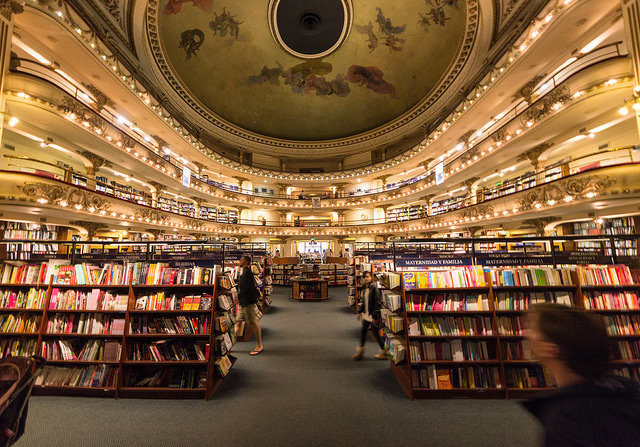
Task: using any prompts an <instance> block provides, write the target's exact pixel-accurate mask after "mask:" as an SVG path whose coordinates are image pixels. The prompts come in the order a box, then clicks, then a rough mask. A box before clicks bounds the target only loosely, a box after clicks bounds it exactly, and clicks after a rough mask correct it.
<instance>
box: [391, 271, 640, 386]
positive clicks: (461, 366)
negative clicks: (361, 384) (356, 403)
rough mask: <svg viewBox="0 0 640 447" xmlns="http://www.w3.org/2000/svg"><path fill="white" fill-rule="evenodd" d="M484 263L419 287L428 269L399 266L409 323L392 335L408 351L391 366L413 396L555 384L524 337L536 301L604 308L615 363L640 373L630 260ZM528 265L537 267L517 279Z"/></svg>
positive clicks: (637, 282) (637, 296) (639, 314)
mask: <svg viewBox="0 0 640 447" xmlns="http://www.w3.org/2000/svg"><path fill="white" fill-rule="evenodd" d="M478 268H479V270H478V272H482V273H478V274H477V275H476V281H475V282H474V283H470V282H469V281H467V282H464V281H463V282H462V283H461V284H460V283H459V284H458V286H456V287H441V286H440V287H435V286H433V285H430V286H427V287H418V286H415V287H414V284H413V283H412V284H408V283H407V278H411V274H418V273H422V274H425V271H421V272H401V273H399V275H401V278H400V287H399V288H398V289H397V293H398V294H399V295H400V298H401V304H402V306H401V309H400V311H399V312H398V311H396V312H395V314H397V315H398V317H402V320H403V321H402V324H401V326H402V328H403V329H402V331H399V332H397V333H395V334H394V337H395V339H396V340H397V342H399V343H402V345H403V347H404V348H405V349H406V352H407V355H406V356H405V357H406V358H405V359H403V360H401V361H394V360H392V362H391V369H392V371H393V372H394V375H395V376H396V378H397V380H398V382H399V383H400V385H401V386H402V388H403V390H404V391H405V393H406V394H407V395H408V396H409V397H410V398H411V399H414V398H452V397H467V398H526V397H530V396H534V395H536V394H538V393H540V392H541V391H546V390H549V389H551V388H552V387H554V386H555V384H554V382H553V379H552V377H551V376H550V375H549V374H548V372H547V371H545V370H544V369H543V368H542V367H541V366H540V365H539V364H538V363H537V362H536V361H535V360H533V358H532V355H531V351H530V347H529V345H528V341H527V339H526V335H527V332H526V331H527V327H526V319H525V315H526V311H527V310H528V309H529V306H530V305H531V304H533V303H536V302H558V303H560V304H564V305H572V306H576V307H579V308H583V309H586V310H587V311H588V312H596V313H599V314H601V315H603V317H604V318H605V322H606V326H607V330H608V332H609V334H610V336H611V337H612V338H613V339H614V341H615V342H616V347H617V351H616V352H615V353H614V355H615V356H616V358H615V359H614V360H612V367H614V371H615V372H616V373H618V374H622V375H625V376H627V377H632V378H635V379H637V380H638V379H640V355H639V354H640V353H639V352H638V344H639V343H640V275H637V274H634V273H631V275H628V274H625V275H626V276H625V275H622V274H621V272H622V271H629V270H628V269H627V268H626V267H625V266H602V267H574V268H572V269H552V268H542V267H531V268H518V269H514V268H497V269H493V268H492V269H488V270H486V271H485V270H484V269H482V268H481V267H478ZM449 270H457V269H449ZM526 271H530V272H538V273H534V277H533V278H532V277H531V276H530V277H529V279H528V280H522V278H523V277H522V276H521V278H520V280H518V279H516V280H514V279H513V278H514V276H513V275H514V274H516V276H517V274H518V272H520V273H522V272H526ZM540 272H542V275H543V277H542V278H541V277H540V276H538V277H537V279H536V278H535V275H536V274H537V275H540V274H541V273H540ZM584 272H589V274H590V275H591V276H587V274H586V273H584ZM607 272H608V273H607ZM390 274H392V275H398V273H390ZM407 274H408V275H409V276H405V275H407ZM522 274H524V275H526V273H522ZM481 275H482V277H481ZM623 277H624V278H626V279H624V280H622V279H621V278H623ZM505 278H507V279H505ZM398 320H399V318H396V322H397V321H398ZM396 327H397V324H396ZM405 328H406V329H405ZM469 328H475V329H474V330H470V329H469ZM389 332H391V331H387V334H388V333H389ZM472 375H473V382H474V383H473V385H471V384H470V380H471V376H472ZM461 384H462V385H464V386H460V385H461Z"/></svg>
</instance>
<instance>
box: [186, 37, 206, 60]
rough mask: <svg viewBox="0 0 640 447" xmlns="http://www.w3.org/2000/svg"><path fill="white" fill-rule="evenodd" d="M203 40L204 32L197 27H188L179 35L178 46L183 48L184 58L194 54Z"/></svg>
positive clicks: (187, 58)
mask: <svg viewBox="0 0 640 447" xmlns="http://www.w3.org/2000/svg"><path fill="white" fill-rule="evenodd" d="M203 42H204V33H203V32H202V31H201V30H199V29H188V30H186V31H184V32H183V33H182V34H181V35H180V48H184V51H185V53H186V57H185V59H186V60H189V59H191V56H195V55H196V52H197V51H198V50H199V49H200V47H201V46H202V43H203Z"/></svg>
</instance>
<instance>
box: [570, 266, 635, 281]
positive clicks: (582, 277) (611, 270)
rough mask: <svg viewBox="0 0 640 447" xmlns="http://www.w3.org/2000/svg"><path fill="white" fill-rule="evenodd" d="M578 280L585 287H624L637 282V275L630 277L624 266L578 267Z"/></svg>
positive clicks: (630, 274)
mask: <svg viewBox="0 0 640 447" xmlns="http://www.w3.org/2000/svg"><path fill="white" fill-rule="evenodd" d="M576 271H577V274H578V280H579V281H580V284H582V285H587V286H621V285H623V286H626V285H630V284H634V283H635V282H636V281H638V278H637V273H635V272H634V276H635V277H634V276H632V273H631V271H630V270H629V267H627V266H626V265H612V266H603V267H578V268H577V270H576Z"/></svg>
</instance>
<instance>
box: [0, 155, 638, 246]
mask: <svg viewBox="0 0 640 447" xmlns="http://www.w3.org/2000/svg"><path fill="white" fill-rule="evenodd" d="M618 155H620V154H618ZM612 160H613V159H611V160H610V161H609V163H613V162H612ZM616 160H617V161H616V162H615V163H613V164H610V165H607V166H597V165H593V164H592V163H589V166H591V167H590V168H589V169H580V167H579V166H577V167H574V168H573V169H572V170H570V171H566V172H565V173H564V175H560V176H559V177H558V178H554V179H552V180H550V181H547V182H544V183H541V184H540V183H537V184H534V183H530V184H529V187H527V188H523V189H521V190H516V191H511V190H508V189H507V190H505V191H507V192H506V193H504V194H503V195H501V196H498V197H493V198H490V199H484V200H479V199H482V197H480V196H478V197H475V200H476V201H477V203H470V201H469V199H465V200H464V201H459V202H458V205H459V207H458V208H456V209H448V210H445V211H442V212H441V213H440V214H437V215H430V216H425V217H420V218H417V219H412V220H406V221H402V222H385V223H370V224H367V223H362V222H342V223H339V224H335V223H333V224H331V225H327V226H318V227H310V226H304V227H303V226H300V227H298V226H292V224H286V225H285V224H280V223H275V222H267V221H263V222H255V221H244V220H239V221H238V222H216V221H212V220H207V219H200V218H197V217H191V216H185V215H180V214H178V213H173V212H168V211H163V210H161V209H159V208H158V207H157V206H155V207H154V206H153V201H152V202H151V205H149V204H148V202H145V200H147V199H148V198H147V199H145V200H142V202H143V203H138V201H140V198H133V199H129V200H127V199H125V198H122V197H116V196H115V195H109V194H107V193H105V192H101V191H96V190H95V189H91V186H92V184H91V183H87V185H86V186H80V185H76V184H73V183H71V182H68V181H64V180H59V179H55V178H51V177H46V176H42V175H37V174H30V173H23V172H11V171H1V172H0V178H1V179H2V187H1V189H0V205H2V209H3V215H4V216H3V217H4V218H6V219H25V218H26V217H25V216H29V215H30V216H33V218H34V219H37V218H44V219H46V222H48V223H52V224H54V223H58V224H69V223H70V222H76V225H78V226H82V225H83V223H85V224H86V223H94V224H99V225H103V226H105V227H121V228H126V229H130V230H140V231H145V230H148V229H156V230H160V231H165V232H170V231H171V232H173V231H176V232H180V233H193V234H199V235H203V236H207V235H212V236H213V235H216V236H217V235H225V236H226V235H230V236H234V235H238V236H245V237H246V236H248V237H294V236H319V235H323V236H331V237H340V236H342V237H346V236H354V237H359V238H373V237H375V236H388V235H398V234H402V235H409V234H425V233H434V234H437V233H445V232H447V231H450V230H452V229H460V228H462V229H479V228H490V227H495V226H499V225H502V226H504V225H515V226H516V227H517V226H522V225H523V222H527V221H533V220H536V219H538V220H545V221H548V222H552V221H554V220H556V221H557V220H561V219H568V218H570V217H572V216H575V217H576V218H583V217H585V216H586V215H587V214H588V213H589V212H593V211H594V210H595V211H597V212H599V213H600V214H605V213H608V214H616V213H625V212H629V210H630V209H631V207H633V206H635V205H637V203H638V199H640V183H639V182H638V181H637V178H638V175H640V163H637V162H630V161H629V159H628V158H627V159H625V158H624V157H617V159H616ZM587 161H589V160H585V162H587ZM560 216H561V217H560Z"/></svg>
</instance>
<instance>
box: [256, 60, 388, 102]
mask: <svg viewBox="0 0 640 447" xmlns="http://www.w3.org/2000/svg"><path fill="white" fill-rule="evenodd" d="M332 71H333V66H332V65H331V64H330V63H328V62H322V61H306V62H302V63H300V64H298V65H294V66H293V67H291V68H289V69H287V70H284V69H283V67H282V65H281V64H278V66H277V67H274V68H269V67H267V66H266V65H265V66H263V67H262V71H260V74H258V75H255V76H249V77H248V79H247V83H248V84H250V85H259V84H271V85H280V81H281V80H282V81H283V83H284V85H287V86H289V87H290V88H291V91H292V92H294V93H297V94H300V95H301V94H304V95H315V96H330V95H333V96H340V97H345V96H347V95H349V93H351V88H350V87H349V83H352V84H356V85H358V86H359V87H365V88H367V89H368V90H371V91H373V92H375V93H378V94H380V95H389V96H391V97H392V98H397V95H396V88H395V87H394V86H393V84H390V83H389V82H387V81H385V80H384V73H383V72H382V70H380V69H379V68H378V67H363V66H361V65H352V66H351V67H349V70H348V72H347V74H346V76H343V75H341V74H338V75H336V77H335V78H334V79H333V80H330V79H327V75H328V74H330V73H331V72H332Z"/></svg>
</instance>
